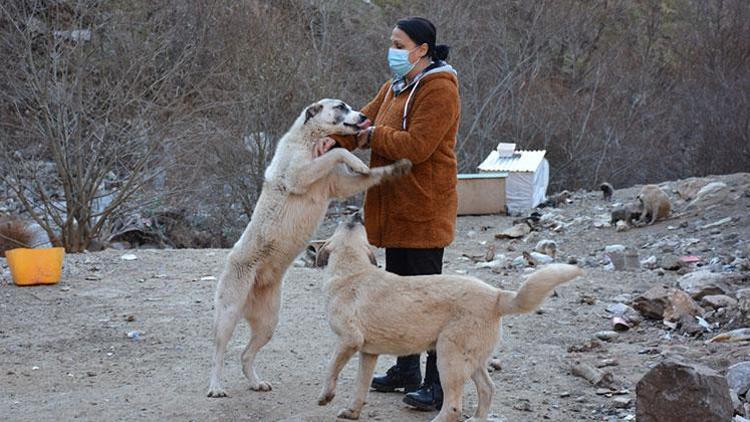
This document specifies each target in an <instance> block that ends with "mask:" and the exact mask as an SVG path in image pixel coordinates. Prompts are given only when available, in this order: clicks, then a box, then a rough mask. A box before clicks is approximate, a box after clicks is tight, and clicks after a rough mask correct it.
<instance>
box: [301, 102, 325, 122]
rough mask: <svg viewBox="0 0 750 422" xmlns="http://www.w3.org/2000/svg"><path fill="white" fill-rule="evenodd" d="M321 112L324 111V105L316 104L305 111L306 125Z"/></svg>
mask: <svg viewBox="0 0 750 422" xmlns="http://www.w3.org/2000/svg"><path fill="white" fill-rule="evenodd" d="M320 110H323V104H320V103H315V104H312V105H310V106H308V107H307V108H306V109H305V123H307V121H308V120H310V119H312V118H313V117H315V115H316V114H318V113H320Z"/></svg>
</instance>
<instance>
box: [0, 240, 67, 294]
mask: <svg viewBox="0 0 750 422" xmlns="http://www.w3.org/2000/svg"><path fill="white" fill-rule="evenodd" d="M63 257H65V248H44V249H28V248H18V249H11V250H9V251H5V258H6V259H7V260H8V267H10V275H11V276H12V277H13V282H14V283H16V284H17V285H19V286H33V285H35V284H57V282H59V281H60V275H61V273H62V264H63Z"/></svg>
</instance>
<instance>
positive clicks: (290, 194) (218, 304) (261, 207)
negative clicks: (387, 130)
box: [208, 99, 411, 397]
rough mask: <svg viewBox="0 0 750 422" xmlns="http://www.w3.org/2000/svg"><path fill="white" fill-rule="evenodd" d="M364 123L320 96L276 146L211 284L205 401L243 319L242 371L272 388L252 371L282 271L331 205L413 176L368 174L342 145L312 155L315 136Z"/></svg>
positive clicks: (216, 393)
mask: <svg viewBox="0 0 750 422" xmlns="http://www.w3.org/2000/svg"><path fill="white" fill-rule="evenodd" d="M369 123H370V122H369V120H367V117H366V116H364V115H363V114H362V113H359V112H357V111H353V110H352V109H351V107H349V106H348V105H346V104H345V103H343V102H342V101H339V100H331V99H325V100H321V101H318V102H317V103H315V104H312V105H310V106H309V107H307V108H306V109H305V111H303V112H302V114H301V115H300V116H299V117H298V118H297V119H296V120H295V122H294V124H293V125H292V127H291V128H290V129H289V131H288V132H287V133H286V134H285V135H284V136H283V137H282V138H281V140H280V141H279V144H278V146H277V147H276V152H275V154H274V157H273V159H272V161H271V164H270V165H269V166H268V168H267V169H266V173H265V181H264V183H263V190H262V192H261V194H260V197H259V198H258V202H257V204H256V206H255V210H254V211H253V215H252V218H251V219H250V223H249V224H248V225H247V228H245V231H244V233H243V234H242V236H241V237H240V239H239V240H238V241H237V243H235V245H234V247H233V248H232V250H231V251H230V252H229V255H228V257H227V261H226V265H225V268H224V271H223V272H222V274H221V276H220V278H219V281H218V284H217V286H216V296H215V299H214V302H215V303H214V306H215V316H214V338H215V344H214V356H213V370H212V372H211V381H210V385H209V389H208V396H209V397H224V396H226V392H225V391H224V389H223V388H222V385H221V373H222V369H223V366H224V354H225V352H226V348H227V343H228V342H229V339H230V338H231V337H232V333H233V332H234V328H235V326H236V325H237V322H238V321H239V319H240V317H245V319H246V320H247V321H248V323H249V324H250V328H251V336H250V341H249V342H248V343H247V346H246V347H245V350H244V351H243V352H242V371H243V372H244V374H245V376H246V377H247V379H248V380H249V381H250V388H251V389H252V390H255V391H268V390H270V389H271V385H270V384H269V383H268V382H266V381H262V380H260V379H259V377H258V375H257V374H256V373H255V369H254V366H253V362H254V360H255V355H256V354H257V353H258V350H260V349H261V348H262V347H263V346H264V345H265V344H266V343H268V341H269V340H270V339H271V336H272V335H273V331H274V329H275V328H276V324H277V323H278V320H279V306H280V304H281V280H282V278H283V276H284V273H285V272H286V270H287V268H289V265H290V264H291V263H292V261H293V260H294V259H295V257H296V256H297V255H298V254H299V253H300V252H301V251H302V250H303V249H304V248H305V246H306V245H307V242H308V241H309V239H310V236H312V234H313V232H314V231H315V229H316V228H317V226H318V224H319V223H320V221H321V220H322V219H323V217H324V215H325V212H326V210H327V209H328V204H329V202H330V200H331V199H332V198H346V197H349V196H352V195H354V194H356V193H359V192H363V191H365V190H366V189H367V188H369V187H370V186H373V185H375V184H377V183H380V182H381V181H384V180H387V179H390V178H395V177H398V176H401V175H404V174H406V173H408V172H409V171H410V169H411V162H409V161H408V160H399V161H397V162H395V163H393V164H391V165H388V166H384V167H377V168H373V169H370V168H368V167H367V165H366V164H365V163H363V162H362V161H361V160H360V159H358V158H357V157H356V156H354V155H353V154H352V153H350V152H349V151H347V150H345V149H343V148H336V149H334V150H332V151H330V152H328V153H327V154H325V155H322V156H320V157H317V158H314V157H313V146H314V141H315V140H316V139H318V138H321V137H324V136H328V135H332V134H339V135H353V134H356V133H358V132H359V131H360V130H362V129H365V128H367V126H368V125H369ZM347 167H348V168H349V169H351V170H349V169H347ZM352 171H353V172H352Z"/></svg>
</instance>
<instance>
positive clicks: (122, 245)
mask: <svg viewBox="0 0 750 422" xmlns="http://www.w3.org/2000/svg"><path fill="white" fill-rule="evenodd" d="M109 247H110V248H112V249H115V250H118V251H122V250H125V249H130V248H132V245H131V244H130V242H126V241H124V240H123V241H117V242H110V244H109Z"/></svg>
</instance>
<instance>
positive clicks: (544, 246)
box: [534, 239, 557, 258]
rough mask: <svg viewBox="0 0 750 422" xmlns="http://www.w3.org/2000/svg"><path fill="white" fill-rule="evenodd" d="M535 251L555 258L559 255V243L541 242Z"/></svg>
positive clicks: (552, 241)
mask: <svg viewBox="0 0 750 422" xmlns="http://www.w3.org/2000/svg"><path fill="white" fill-rule="evenodd" d="M534 250H535V251H536V252H539V253H543V254H545V255H547V256H551V257H553V258H554V257H555V255H557V242H555V241H554V240H549V239H543V240H540V241H539V242H537V243H536V246H535V247H534Z"/></svg>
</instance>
